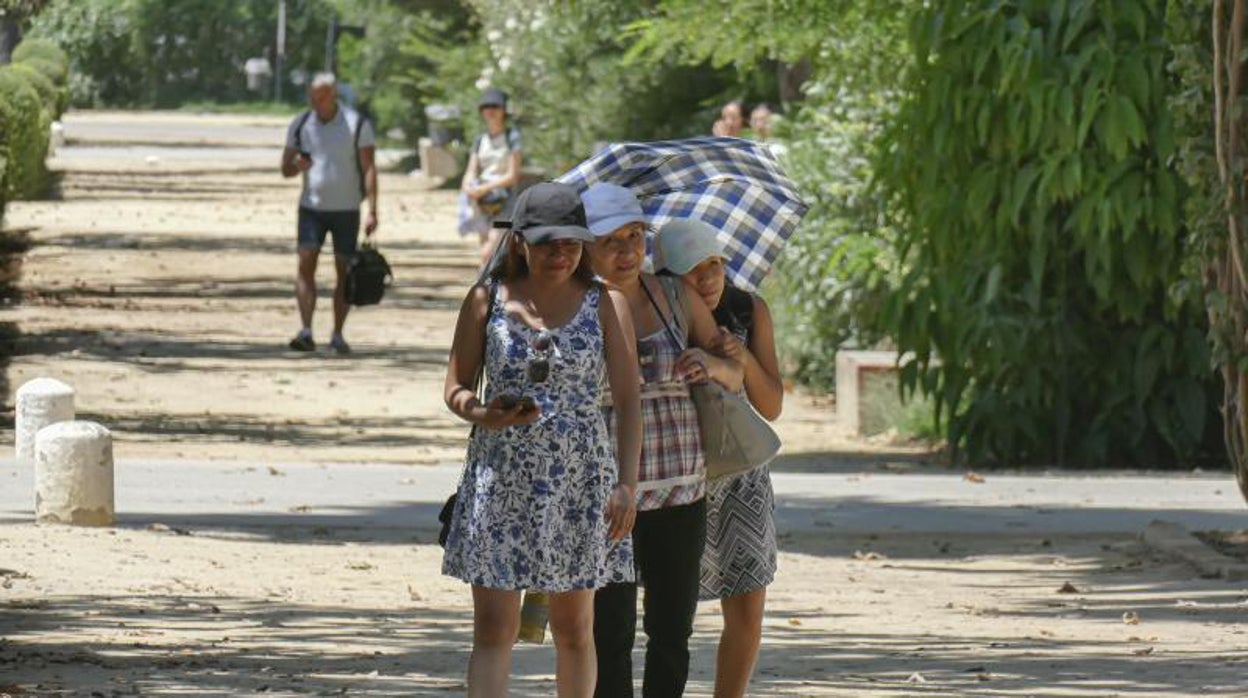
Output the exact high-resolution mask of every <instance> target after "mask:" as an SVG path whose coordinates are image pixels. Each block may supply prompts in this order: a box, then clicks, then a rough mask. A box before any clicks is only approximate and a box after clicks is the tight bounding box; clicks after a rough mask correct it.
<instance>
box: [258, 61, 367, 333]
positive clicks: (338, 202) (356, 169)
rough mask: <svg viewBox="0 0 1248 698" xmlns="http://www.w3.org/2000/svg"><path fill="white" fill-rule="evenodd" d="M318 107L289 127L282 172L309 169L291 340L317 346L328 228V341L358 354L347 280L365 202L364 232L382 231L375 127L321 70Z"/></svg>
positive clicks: (314, 98) (313, 89) (314, 91)
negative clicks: (319, 281) (319, 267)
mask: <svg viewBox="0 0 1248 698" xmlns="http://www.w3.org/2000/svg"><path fill="white" fill-rule="evenodd" d="M308 101H309V102H310V103H311V107H312V108H311V110H310V111H307V112H304V113H303V114H300V115H299V116H296V117H295V119H294V120H293V121H292V122H291V123H290V128H289V129H287V132H286V148H285V149H284V150H283V151H282V166H281V171H282V176H283V177H294V176H296V175H300V174H301V175H303V193H302V194H300V197H299V223H298V231H299V232H298V248H299V268H298V273H297V275H296V277H295V298H296V300H297V301H298V304H299V319H300V321H301V322H302V323H303V324H302V327H301V329H300V330H299V334H297V335H295V338H294V339H292V340H290V345H289V346H290V348H291V349H293V350H295V351H313V350H314V349H316V342H315V341H314V340H313V338H312V315H313V312H314V311H315V310H316V264H317V261H318V260H319V258H320V254H321V247H323V246H324V244H325V236H326V234H330V235H333V238H334V241H333V247H334V267H335V269H336V270H337V273H338V277H337V278H338V282H337V285H336V286H335V287H334V331H333V334H332V335H330V340H329V344H330V346H331V347H332V348H333V349H334V351H336V352H337V353H339V354H348V353H350V352H351V347H350V345H348V344H347V340H346V339H344V338H343V335H342V328H343V325H344V324H345V323H346V321H347V312H348V311H350V309H351V306H350V304H349V303H347V299H346V294H345V288H344V286H343V282H344V280H345V278H346V275H347V264H348V262H349V261H350V260H351V256H352V255H354V254H355V251H356V246H357V244H358V242H359V234H360V204H361V202H362V201H367V202H368V215H367V216H365V219H364V234H365V235H366V236H368V237H370V238H371V237H372V235H373V233H375V232H376V231H377V167H376V160H375V158H374V155H375V145H374V136H373V125H372V124H371V123H370V122H369V121H368V119H366V118H364V117H363V116H362V115H361V114H360V113H359V112H357V111H356V110H354V109H351V108H350V107H347V106H345V105H343V104H341V103H339V101H338V91H337V81H336V80H335V79H334V76H333V75H332V74H330V73H319V74H317V75H316V76H315V77H313V78H312V83H311V85H310V86H309V87H308Z"/></svg>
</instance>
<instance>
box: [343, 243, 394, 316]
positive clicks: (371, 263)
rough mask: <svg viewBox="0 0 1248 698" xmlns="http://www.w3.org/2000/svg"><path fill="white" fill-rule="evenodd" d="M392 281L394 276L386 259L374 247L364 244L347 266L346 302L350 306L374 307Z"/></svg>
mask: <svg viewBox="0 0 1248 698" xmlns="http://www.w3.org/2000/svg"><path fill="white" fill-rule="evenodd" d="M393 281H394V274H392V273H391V272H390V264H389V263H388V262H386V258H385V257H383V256H382V255H381V253H380V252H378V251H377V248H376V247H374V246H373V245H371V244H369V243H365V244H364V245H362V246H361V247H360V249H359V250H358V251H357V252H356V253H355V254H354V255H352V257H351V261H350V262H349V263H348V264H347V278H346V295H347V302H348V303H350V304H351V305H376V304H378V303H380V302H381V298H382V296H384V295H386V289H387V288H388V287H389V286H390V284H391V282H393Z"/></svg>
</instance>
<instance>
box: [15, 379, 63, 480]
mask: <svg viewBox="0 0 1248 698" xmlns="http://www.w3.org/2000/svg"><path fill="white" fill-rule="evenodd" d="M73 418H74V389H73V388H71V387H69V386H68V385H66V384H64V383H62V382H60V381H58V380H56V379H55V378H36V379H34V380H32V381H28V382H26V383H25V384H23V385H22V387H20V388H18V389H17V425H16V427H17V428H16V429H15V432H16V433H15V436H16V437H17V438H16V441H17V460H18V462H28V463H30V462H34V459H35V434H37V433H39V430H40V429H42V428H44V427H46V426H48V425H50V424H55V423H57V422H68V421H70V420H71V419H73Z"/></svg>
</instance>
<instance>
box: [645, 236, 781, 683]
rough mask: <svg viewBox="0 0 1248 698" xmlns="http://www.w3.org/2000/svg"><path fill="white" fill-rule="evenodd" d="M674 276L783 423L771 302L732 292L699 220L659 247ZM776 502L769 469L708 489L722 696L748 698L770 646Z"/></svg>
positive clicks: (709, 582) (768, 412)
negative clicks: (766, 634)
mask: <svg viewBox="0 0 1248 698" xmlns="http://www.w3.org/2000/svg"><path fill="white" fill-rule="evenodd" d="M656 246H657V250H658V255H657V256H658V257H659V258H660V259H661V260H662V264H663V267H664V269H665V270H666V271H667V272H668V273H672V274H676V275H679V276H681V277H683V278H684V279H685V281H686V282H688V283H690V284H691V285H692V286H693V287H694V288H695V289H696V290H697V292H698V295H699V296H701V297H702V300H704V301H705V302H706V305H707V306H708V307H710V308H713V309H714V314H715V320H716V322H718V323H719V325H720V328H721V329H720V334H721V337H720V347H719V351H720V352H721V353H723V354H724V355H725V356H728V357H730V358H732V359H735V360H737V361H738V362H740V363H742V364H744V366H745V393H746V396H747V397H748V398H749V400H750V403H751V404H752V405H754V408H755V409H757V410H758V413H759V414H760V415H762V416H763V417H764V418H766V419H768V420H774V419H776V418H777V417H779V416H780V408H781V405H782V403H783V400H784V386H783V384H782V383H781V382H780V367H779V362H778V361H777V360H776V341H775V336H774V334H773V326H772V321H771V312H770V311H769V310H768V309H767V304H766V303H765V302H763V299H761V298H759V297H758V296H755V295H753V294H750V293H747V292H745V291H742V290H740V289H738V288H736V287H734V286H731V285H727V284H725V277H724V256H723V254H724V253H723V250H722V248H720V246H719V243H718V242H716V238H715V229H714V228H713V227H711V226H710V225H709V224H707V223H705V222H703V221H698V220H681V221H677V222H674V223H673V224H669V225H667V226H664V228H663V229H662V230H661V231H660V232H659V236H658V239H657V241H656ZM774 511H775V495H774V494H773V492H772V488H771V473H770V471H769V470H768V469H767V467H766V466H764V467H762V468H756V469H754V470H752V471H750V472H748V473H745V474H743V475H739V476H737V477H731V478H724V479H721V480H717V481H714V482H710V483H708V484H707V487H706V549H705V550H704V552H703V554H702V580H701V584H702V588H701V597H702V599H704V600H709V599H719V600H720V606H721V608H722V609H723V616H724V629H723V631H722V634H721V635H720V639H719V652H718V657H717V659H716V667H715V696H716V698H728V697H732V696H744V695H745V693H746V690H747V689H748V688H749V683H750V676H751V675H752V674H753V672H754V665H755V663H756V661H757V659H758V648H759V644H760V643H761V641H762V623H763V605H764V602H765V600H766V596H767V585H768V584H771V582H772V580H773V579H774V578H775V575H776V524H775V517H774Z"/></svg>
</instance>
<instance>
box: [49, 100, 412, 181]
mask: <svg viewBox="0 0 1248 698" xmlns="http://www.w3.org/2000/svg"><path fill="white" fill-rule="evenodd" d="M240 119H242V122H241V123H240ZM289 123H290V121H289V119H287V118H286V117H277V116H254V117H237V116H212V115H203V114H192V113H185V114H184V113H180V112H160V113H152V112H144V113H143V115H142V118H138V117H136V116H135V115H134V114H127V113H126V112H69V113H68V114H66V115H65V118H64V120H63V124H64V128H65V139H66V145H64V146H62V147H61V148H58V149H56V152H55V154H54V158H53V160H52V162H51V163H50V164H51V166H52V168H53V169H62V170H65V169H68V170H75V169H86V168H90V167H93V166H95V165H99V164H109V165H111V166H119V165H123V164H127V163H129V164H133V163H135V162H142V163H146V164H149V165H157V164H161V163H175V164H180V163H188V162H194V163H202V162H212V163H215V164H216V165H217V166H218V167H237V166H239V165H251V166H264V167H273V168H276V165H275V164H274V163H276V162H277V160H278V158H279V156H280V154H281V148H282V145H283V144H284V143H285V141H286V127H287V125H288V124H289ZM407 154H409V153H408V152H407V151H399V150H391V149H383V150H381V151H380V152H379V154H378V155H379V162H381V164H382V165H383V166H386V165H389V164H392V163H394V162H397V161H398V160H399V159H400V158H402V157H403V156H404V155H407Z"/></svg>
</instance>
